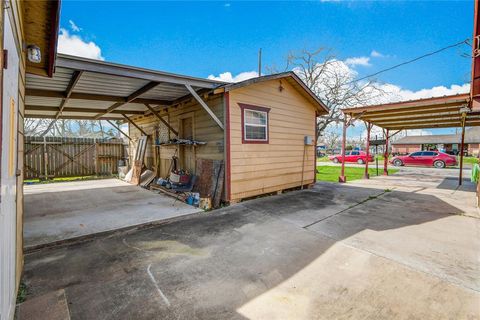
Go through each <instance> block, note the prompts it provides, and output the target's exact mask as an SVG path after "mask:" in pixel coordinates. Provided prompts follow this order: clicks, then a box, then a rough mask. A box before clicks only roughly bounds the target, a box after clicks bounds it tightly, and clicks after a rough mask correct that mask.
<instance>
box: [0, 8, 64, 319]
mask: <svg viewBox="0 0 480 320" xmlns="http://www.w3.org/2000/svg"><path fill="white" fill-rule="evenodd" d="M1 8H3V10H2V12H1V14H0V20H1V25H2V29H1V30H2V32H1V33H0V36H1V41H0V46H1V50H2V52H3V54H2V55H0V57H1V58H0V59H1V60H0V63H1V68H0V77H1V78H2V85H1V87H0V88H1V103H2V109H1V110H2V111H1V150H2V152H1V161H0V172H1V174H0V178H1V182H0V184H1V198H0V200H1V201H0V319H1V320H10V319H13V316H14V310H15V301H16V296H17V290H18V286H19V283H20V277H21V274H22V269H23V249H22V248H23V172H22V170H21V169H22V168H23V123H24V121H23V120H24V115H25V111H24V110H25V79H26V75H25V74H26V72H28V73H32V74H36V75H38V76H42V77H45V76H51V75H52V74H53V70H54V62H55V54H56V43H57V34H58V17H59V8H60V5H59V1H1ZM28 51H30V52H31V53H32V54H33V55H31V57H32V58H33V57H34V56H35V55H34V53H37V54H38V53H40V55H36V57H41V59H40V60H39V61H36V62H35V63H34V62H31V61H28V59H27V52H28ZM32 60H34V59H32Z"/></svg>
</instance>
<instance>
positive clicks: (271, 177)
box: [229, 80, 315, 201]
mask: <svg viewBox="0 0 480 320" xmlns="http://www.w3.org/2000/svg"><path fill="white" fill-rule="evenodd" d="M279 85H280V83H279V80H272V81H268V82H262V83H257V84H253V85H250V86H248V87H243V88H239V89H235V90H232V91H230V92H229V112H230V161H229V171H230V181H231V185H230V192H229V193H230V200H232V201H234V200H238V199H242V198H248V197H252V196H255V195H260V194H264V193H269V192H275V191H280V190H283V189H288V188H293V187H297V186H300V185H301V181H302V162H303V158H304V153H305V162H304V181H303V183H304V184H309V183H312V182H314V165H315V156H314V146H305V145H304V137H305V136H307V135H308V136H312V137H315V107H314V106H313V105H312V104H311V103H310V102H308V101H307V100H306V99H305V98H304V97H303V96H302V95H300V94H299V93H298V91H297V90H296V89H294V88H293V86H291V85H290V84H288V83H287V82H286V81H282V87H283V90H282V91H280V90H279ZM238 103H245V104H251V105H256V106H261V107H267V108H270V112H269V119H268V121H269V143H268V144H242V121H241V109H240V107H239V105H238Z"/></svg>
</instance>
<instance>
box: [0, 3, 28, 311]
mask: <svg viewBox="0 0 480 320" xmlns="http://www.w3.org/2000/svg"><path fill="white" fill-rule="evenodd" d="M0 2H1V7H2V8H7V9H6V10H2V11H1V14H0V28H1V32H0V37H1V40H0V46H1V48H0V52H3V50H4V49H7V50H8V57H9V58H8V61H7V69H6V70H7V71H8V73H10V75H11V74H12V72H13V74H14V75H15V72H17V73H18V77H17V76H15V77H11V76H9V77H8V79H7V78H6V77H5V76H4V74H6V73H5V69H4V68H2V67H0V78H1V79H3V80H2V82H3V85H2V90H1V93H2V97H1V100H0V101H2V112H1V114H2V119H1V124H2V139H1V141H2V142H1V148H2V153H1V154H2V176H1V177H0V178H1V184H2V188H1V189H2V203H1V204H2V212H0V215H1V216H2V224H4V225H3V227H4V228H8V230H7V229H4V230H3V231H2V232H1V234H0V245H1V246H2V253H1V254H2V258H1V259H0V261H1V265H0V278H2V281H1V288H0V301H1V304H0V313H1V314H2V319H12V318H13V313H14V309H13V308H9V306H11V305H14V304H15V298H16V292H17V290H18V286H19V283H20V278H21V275H22V269H23V174H22V173H21V172H19V171H18V169H21V168H22V167H23V163H22V161H23V115H24V97H25V51H24V50H23V42H24V39H25V37H24V29H23V17H24V11H23V2H20V1H9V2H8V3H6V2H5V1H0ZM6 15H8V19H9V21H10V25H11V29H12V32H13V42H12V43H14V44H13V45H12V46H10V47H7V46H6V44H5V36H4V34H5V29H4V23H5V21H6ZM15 48H16V50H15ZM16 59H18V65H17V64H16V61H15V60H16ZM0 61H1V63H0V66H3V65H4V64H5V61H4V60H3V55H0ZM13 79H14V80H13ZM12 81H15V83H13V82H12ZM16 81H18V83H17V82H16ZM5 87H9V88H10V89H9V92H10V93H9V94H8V96H7V93H6V91H4V88H5ZM12 88H14V89H13V90H18V92H15V93H13V94H12ZM4 98H5V99H4ZM11 99H13V100H11ZM7 100H8V103H6V102H5V101H7ZM12 101H13V102H14V104H12ZM10 110H14V113H13V114H12V113H11V111H10ZM12 123H13V124H14V125H12ZM10 146H12V147H10ZM9 163H13V166H10V165H8V166H7V165H6V164H9ZM7 168H8V169H7ZM18 173H20V174H19V175H18ZM12 211H14V212H12ZM10 217H13V220H11V219H10ZM10 222H13V223H12V224H10ZM12 229H13V230H12ZM3 250H5V251H3ZM7 251H8V252H13V253H14V254H13V260H10V254H7ZM12 265H13V266H14V270H13V271H14V273H13V274H14V276H13V278H14V279H13V283H14V285H13V289H14V290H13V292H12V291H10V288H12V287H11V286H10V281H11V280H10V279H12V278H11V273H10V270H12V269H11V266H12ZM5 276H6V277H7V278H5ZM4 280H6V281H4Z"/></svg>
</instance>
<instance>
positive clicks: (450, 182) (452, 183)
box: [437, 177, 476, 192]
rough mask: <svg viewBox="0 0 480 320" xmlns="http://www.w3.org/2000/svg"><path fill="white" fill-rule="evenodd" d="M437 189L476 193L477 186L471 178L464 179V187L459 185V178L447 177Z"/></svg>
mask: <svg viewBox="0 0 480 320" xmlns="http://www.w3.org/2000/svg"><path fill="white" fill-rule="evenodd" d="M437 189H446V190H458V189H460V190H464V191H472V192H475V189H476V185H475V184H474V183H473V182H471V181H470V179H469V178H463V179H462V185H461V186H459V185H458V178H454V177H446V178H444V179H443V180H442V182H441V183H440V184H439V185H438V186H437Z"/></svg>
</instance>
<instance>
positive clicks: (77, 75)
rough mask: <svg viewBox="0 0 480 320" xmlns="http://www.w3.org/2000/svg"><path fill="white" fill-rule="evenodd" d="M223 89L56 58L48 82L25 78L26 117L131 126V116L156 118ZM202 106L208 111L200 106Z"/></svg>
mask: <svg viewBox="0 0 480 320" xmlns="http://www.w3.org/2000/svg"><path fill="white" fill-rule="evenodd" d="M222 84H224V83H222V82H218V81H214V80H208V79H201V78H194V77H188V76H182V75H176V74H172V73H166V72H160V71H154V70H148V69H142V68H136V67H131V66H126V65H120V64H114V63H108V62H103V61H98V60H90V59H85V58H79V57H73V56H68V55H63V54H59V55H58V56H57V60H56V68H55V72H54V74H53V76H52V77H51V78H45V77H40V76H37V75H33V74H27V79H26V92H25V95H26V98H25V99H26V101H25V117H26V118H48V119H86V120H107V121H110V120H125V121H128V122H130V123H131V124H132V125H134V126H135V123H133V122H132V121H131V119H130V116H135V115H144V114H150V113H152V112H153V113H154V114H156V112H155V111H156V110H158V109H159V108H169V107H176V106H178V105H179V104H180V103H182V102H184V100H185V99H188V98H191V97H193V98H195V99H198V100H201V97H200V96H199V94H201V93H202V92H203V91H204V90H211V89H214V88H216V87H218V86H220V85H222ZM201 105H202V106H203V107H204V108H206V109H208V106H207V105H206V104H205V103H204V102H203V101H202V102H201ZM213 116H214V115H213ZM159 118H160V120H162V122H163V121H165V124H166V125H167V126H169V125H168V122H167V121H166V120H165V119H163V118H161V117H159ZM217 120H218V119H217ZM123 134H125V133H123ZM125 135H126V134H125ZM127 136H128V135H127Z"/></svg>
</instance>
